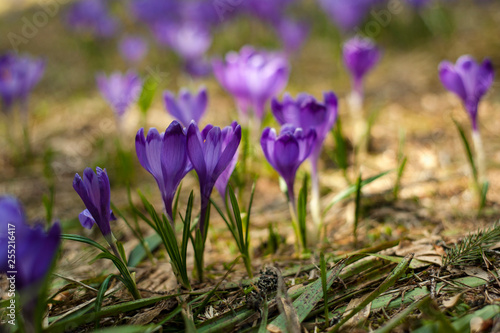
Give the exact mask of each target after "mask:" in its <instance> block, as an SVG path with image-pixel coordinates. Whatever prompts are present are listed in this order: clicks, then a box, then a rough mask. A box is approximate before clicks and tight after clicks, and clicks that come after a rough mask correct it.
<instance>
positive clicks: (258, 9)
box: [242, 0, 295, 22]
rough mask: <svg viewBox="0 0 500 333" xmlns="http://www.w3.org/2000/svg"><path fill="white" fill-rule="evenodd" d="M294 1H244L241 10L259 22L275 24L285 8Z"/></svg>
mask: <svg viewBox="0 0 500 333" xmlns="http://www.w3.org/2000/svg"><path fill="white" fill-rule="evenodd" d="M294 1H295V0H273V1H269V0H252V1H244V2H243V3H242V6H243V7H242V9H243V10H245V11H247V12H248V13H250V14H251V15H254V16H256V17H258V18H259V19H261V20H264V21H269V22H277V21H279V20H280V19H281V18H282V17H283V16H284V12H285V10H286V8H287V7H288V5H290V4H291V3H292V2H294Z"/></svg>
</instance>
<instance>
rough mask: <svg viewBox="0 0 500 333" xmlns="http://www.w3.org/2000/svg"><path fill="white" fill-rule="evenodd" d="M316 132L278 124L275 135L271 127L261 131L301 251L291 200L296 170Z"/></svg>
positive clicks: (315, 137)
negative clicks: (282, 185) (282, 187)
mask: <svg viewBox="0 0 500 333" xmlns="http://www.w3.org/2000/svg"><path fill="white" fill-rule="evenodd" d="M316 139H317V135H316V131H315V130H314V129H307V130H303V129H302V128H296V127H295V126H294V125H292V124H286V125H284V126H282V127H281V132H280V134H279V135H277V134H276V130H275V129H274V128H269V127H268V128H266V129H264V131H263V132H262V137H261V140H260V144H261V147H262V150H263V151H264V155H265V156H266V159H267V161H268V162H269V164H271V165H272V167H273V168H274V169H275V170H276V171H277V172H278V173H279V174H280V176H281V177H282V178H283V180H284V181H285V184H286V186H287V192H288V200H289V203H290V207H291V208H290V211H291V213H292V222H293V226H294V230H295V234H296V238H297V240H296V241H297V243H298V245H299V246H298V249H299V250H304V249H305V248H306V244H300V242H302V240H303V239H304V237H302V235H300V229H299V228H298V225H297V223H298V222H297V205H296V201H295V194H294V193H295V192H294V183H295V176H296V174H297V170H298V169H299V167H300V165H301V164H302V163H303V162H304V161H305V160H306V159H307V158H308V157H309V155H310V154H311V152H312V151H313V149H314V145H315V143H316Z"/></svg>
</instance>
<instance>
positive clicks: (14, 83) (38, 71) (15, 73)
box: [0, 53, 45, 111]
mask: <svg viewBox="0 0 500 333" xmlns="http://www.w3.org/2000/svg"><path fill="white" fill-rule="evenodd" d="M44 71H45V60H43V59H40V58H31V57H29V56H18V55H16V54H14V53H6V54H4V55H2V56H0V97H1V98H2V105H3V110H4V111H9V110H10V109H11V108H12V105H13V103H14V102H15V101H19V102H20V103H21V107H22V109H23V110H24V111H26V108H27V103H28V97H29V94H30V92H31V91H32V90H33V88H34V87H35V86H36V84H37V83H38V82H39V81H40V79H41V78H42V75H43V73H44Z"/></svg>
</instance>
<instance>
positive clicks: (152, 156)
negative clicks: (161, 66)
mask: <svg viewBox="0 0 500 333" xmlns="http://www.w3.org/2000/svg"><path fill="white" fill-rule="evenodd" d="M240 141H241V127H240V126H239V125H238V124H237V123H236V122H233V123H232V124H231V126H227V127H225V128H223V129H220V128H219V127H214V126H212V125H207V126H206V127H205V128H204V129H203V130H202V131H201V132H200V130H199V129H198V126H197V125H196V123H195V122H194V121H192V122H191V123H190V125H189V126H188V128H187V129H184V128H183V127H182V125H181V124H180V123H179V122H177V121H176V120H174V121H173V122H172V123H171V124H170V125H169V127H168V128H167V129H166V130H165V132H164V133H161V134H160V133H159V132H158V131H157V130H156V129H155V128H152V129H150V130H149V132H148V135H147V136H146V138H144V129H142V128H141V129H140V130H139V131H138V132H137V136H136V138H135V147H136V152H137V157H138V159H139V162H140V163H141V165H142V166H143V167H144V169H146V170H147V171H148V172H149V173H151V174H152V175H153V177H154V178H155V179H156V182H157V184H158V187H159V189H160V192H161V195H162V198H163V203H164V205H165V211H166V212H167V215H168V217H169V220H170V221H171V222H172V223H173V221H174V218H175V217H174V216H172V204H173V200H174V196H175V193H176V191H177V187H178V186H179V184H180V182H181V180H182V179H183V178H184V177H185V176H186V174H187V173H188V172H189V171H191V170H192V169H194V170H195V171H196V173H197V174H198V180H199V183H200V194H201V213H200V229H201V230H202V231H204V223H205V219H206V218H207V216H206V212H207V208H208V206H209V205H210V195H211V194H212V190H213V188H214V186H215V187H216V188H217V190H218V191H219V192H220V193H221V195H223V194H224V193H225V191H226V186H227V183H228V181H229V178H230V176H231V173H232V172H233V170H234V167H235V165H236V161H237V158H238V156H237V151H238V147H239V143H240Z"/></svg>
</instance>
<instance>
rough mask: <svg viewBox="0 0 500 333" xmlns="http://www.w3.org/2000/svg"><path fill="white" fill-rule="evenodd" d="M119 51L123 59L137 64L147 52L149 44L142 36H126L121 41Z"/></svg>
mask: <svg viewBox="0 0 500 333" xmlns="http://www.w3.org/2000/svg"><path fill="white" fill-rule="evenodd" d="M119 51H120V54H121V56H122V58H123V59H125V60H126V61H127V62H129V63H131V64H136V63H139V62H140V61H141V60H142V59H143V58H144V56H145V55H146V54H147V52H148V44H147V42H146V41H145V40H144V38H142V37H140V36H126V37H125V38H123V39H122V40H121V41H120V45H119Z"/></svg>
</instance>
